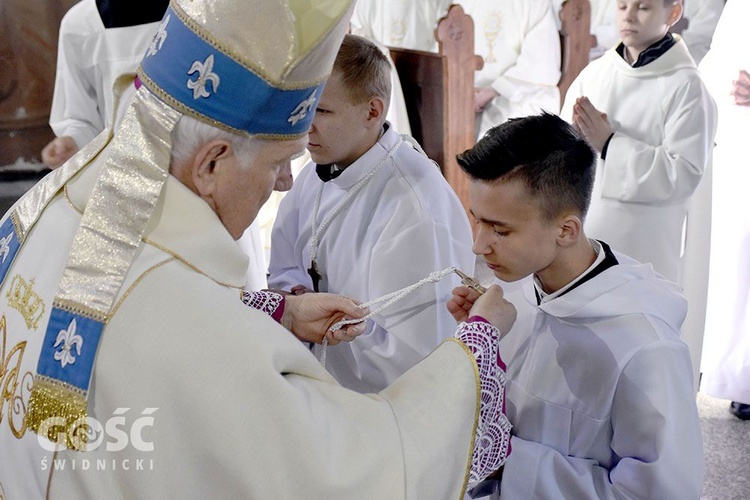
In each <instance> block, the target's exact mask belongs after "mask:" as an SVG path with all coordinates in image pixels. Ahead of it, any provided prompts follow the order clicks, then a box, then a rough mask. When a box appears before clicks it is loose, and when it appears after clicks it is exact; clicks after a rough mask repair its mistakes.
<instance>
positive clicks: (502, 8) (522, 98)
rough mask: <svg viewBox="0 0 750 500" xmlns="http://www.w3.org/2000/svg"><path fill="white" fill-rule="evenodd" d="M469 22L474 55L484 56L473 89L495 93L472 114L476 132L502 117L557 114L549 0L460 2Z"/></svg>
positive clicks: (556, 56)
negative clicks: (494, 95)
mask: <svg viewBox="0 0 750 500" xmlns="http://www.w3.org/2000/svg"><path fill="white" fill-rule="evenodd" d="M459 3H460V4H461V5H462V6H463V7H464V9H465V10H466V13H467V14H469V15H470V16H471V17H472V18H473V19H474V40H475V44H474V51H475V52H476V53H477V54H479V55H481V56H482V57H483V58H484V67H483V68H482V69H481V70H480V71H478V72H477V74H476V77H475V81H474V86H475V87H492V88H493V89H494V90H495V91H496V92H497V93H498V94H499V95H498V96H497V97H495V98H494V99H492V101H491V102H489V103H488V104H487V106H486V107H485V110H484V112H483V113H481V114H479V115H477V133H478V137H480V138H481V137H482V136H483V135H484V133H485V132H486V131H487V130H489V129H490V128H491V127H494V126H496V125H499V124H501V123H503V122H504V121H505V120H507V119H508V118H513V117H519V116H527V115H530V114H536V113H539V112H540V111H541V110H542V109H544V110H547V111H549V112H551V113H558V112H559V111H560V92H559V90H558V88H557V83H558V82H559V81H560V35H559V32H558V30H557V26H556V24H555V19H554V16H553V13H552V8H551V5H550V2H549V0H503V1H501V2H489V1H487V0H462V1H460V2H459Z"/></svg>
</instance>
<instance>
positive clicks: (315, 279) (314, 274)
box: [307, 260, 323, 292]
mask: <svg viewBox="0 0 750 500" xmlns="http://www.w3.org/2000/svg"><path fill="white" fill-rule="evenodd" d="M307 274H309V275H310V278H312V285H313V290H314V291H316V292H319V291H320V288H319V286H320V280H322V279H323V276H321V275H320V273H319V272H318V263H317V262H315V260H313V261H312V262H311V263H310V269H308V270H307Z"/></svg>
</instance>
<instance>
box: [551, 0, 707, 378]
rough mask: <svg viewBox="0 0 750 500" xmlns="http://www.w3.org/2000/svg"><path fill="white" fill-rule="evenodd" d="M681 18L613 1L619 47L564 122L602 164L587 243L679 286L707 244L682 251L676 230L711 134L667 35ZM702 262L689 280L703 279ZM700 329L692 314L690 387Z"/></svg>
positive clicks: (690, 73) (586, 80)
mask: <svg viewBox="0 0 750 500" xmlns="http://www.w3.org/2000/svg"><path fill="white" fill-rule="evenodd" d="M681 15H682V5H681V3H680V1H679V0H641V1H638V0H618V2H617V25H618V29H619V30H620V34H621V36H622V43H620V44H619V45H618V46H617V47H615V48H614V49H611V50H609V51H608V52H607V53H606V54H605V55H604V56H603V57H601V58H600V59H597V60H596V61H593V62H591V63H590V64H589V65H588V66H587V67H586V68H584V70H583V71H582V72H581V74H580V75H579V76H578V78H576V80H575V81H574V82H573V84H572V85H571V87H570V89H569V90H568V93H567V95H566V98H565V104H564V105H563V110H562V113H561V116H562V117H563V118H565V119H566V120H568V121H569V122H571V123H573V124H574V125H575V126H576V127H578V128H579V129H580V130H581V132H582V133H583V135H584V136H585V137H586V139H588V141H589V142H590V143H591V145H592V146H593V147H594V149H595V150H596V151H597V153H599V157H600V159H599V164H598V167H597V175H596V184H595V185H594V193H593V197H592V200H591V209H590V210H589V216H588V218H587V220H586V230H587V231H588V233H589V234H590V235H591V236H593V237H595V238H603V239H605V240H607V241H609V242H610V243H611V244H612V246H613V247H615V248H617V249H619V250H621V251H622V252H624V253H626V254H628V255H630V256H632V257H633V258H635V259H637V260H639V261H641V262H643V263H650V264H652V265H653V266H654V269H655V270H656V271H657V272H658V273H661V274H662V275H664V276H665V277H666V278H668V279H670V280H672V281H674V282H675V283H679V284H683V283H686V282H685V279H684V278H685V276H683V273H682V270H683V268H684V267H685V265H684V262H683V259H684V255H683V249H684V254H685V255H690V258H691V259H693V258H694V256H696V255H697V254H700V252H699V251H698V250H700V247H702V246H703V242H705V239H704V234H705V233H706V231H707V228H706V229H704V230H703V231H695V230H690V231H688V232H687V236H688V239H687V241H686V240H685V237H684V235H685V232H684V230H683V228H684V226H685V223H686V220H687V219H686V218H687V216H688V208H689V207H690V202H691V197H692V196H693V193H694V192H695V191H696V189H697V188H698V186H699V184H700V182H701V179H702V178H703V174H704V172H705V171H706V170H707V169H709V168H710V162H711V155H712V151H713V144H714V143H713V141H714V135H715V133H716V105H715V103H714V101H713V99H712V98H711V95H710V94H709V93H708V90H707V89H706V87H705V85H704V84H703V81H702V80H701V77H700V74H699V73H698V70H697V68H696V66H695V63H694V62H693V58H692V57H691V56H690V53H689V52H688V49H687V46H686V45H685V42H684V41H683V40H682V39H681V38H680V37H679V36H677V35H672V34H669V33H668V30H669V28H670V27H671V26H673V25H674V24H675V23H676V22H677V21H678V20H679V19H680V16H681ZM698 216H700V213H699V212H696V217H698ZM691 222H692V221H691ZM693 229H695V226H693ZM693 238H696V239H693ZM691 240H692V241H691ZM706 257H707V256H705V255H703V257H702V258H697V257H696V260H695V262H696V264H695V265H694V266H693V267H694V270H688V271H689V272H691V273H693V272H696V273H698V274H701V269H705V267H706V266H707V258H706ZM698 264H700V265H698ZM690 279H692V277H691V278H690ZM693 281H695V280H693ZM688 295H690V296H694V295H698V294H693V293H692V291H691V292H688ZM698 302H699V301H696V300H695V299H693V300H692V304H691V309H692V310H694V311H698V310H700V308H702V305H701V304H700V303H698ZM702 321H703V318H702V315H700V314H698V315H697V316H696V315H693V314H691V315H690V316H689V325H686V328H685V330H684V331H685V332H686V333H688V334H689V336H690V340H689V344H690V345H691V352H692V354H693V360H694V365H695V380H696V381H697V376H698V360H699V359H700V349H701V342H702V340H701V338H700V335H701V333H700V332H701V331H702V328H701V326H702Z"/></svg>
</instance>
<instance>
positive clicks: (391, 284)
mask: <svg viewBox="0 0 750 500" xmlns="http://www.w3.org/2000/svg"><path fill="white" fill-rule="evenodd" d="M397 140H398V135H397V134H396V133H395V132H394V131H393V130H392V129H391V128H389V129H388V130H387V131H386V132H385V133H384V134H383V136H382V137H381V138H380V140H379V141H378V142H377V143H376V144H375V145H374V146H373V147H372V148H371V149H370V150H369V151H367V152H366V153H365V154H364V155H362V156H361V157H360V158H359V159H358V160H357V161H355V162H354V163H352V164H351V165H350V166H349V167H347V168H346V169H345V170H344V171H343V173H342V174H341V175H340V176H339V177H337V178H336V179H333V180H331V181H329V182H327V183H325V187H324V189H323V195H322V200H321V203H320V213H319V214H318V222H317V223H318V224H320V222H321V221H323V220H324V219H325V218H326V216H327V215H328V214H329V213H330V212H331V211H332V210H333V208H334V206H335V205H337V204H338V202H339V201H341V200H342V198H344V197H345V196H346V194H347V192H348V191H349V189H351V187H352V186H353V185H354V184H355V183H356V182H357V181H359V180H360V179H361V178H362V177H364V176H365V175H367V173H368V172H370V170H371V169H372V168H373V167H375V166H376V165H377V164H378V163H379V162H381V161H382V160H384V159H385V158H386V154H387V152H388V151H389V150H390V149H391V148H392V147H393V146H394V145H395V144H396V142H397ZM321 186H323V182H322V181H321V180H320V178H319V177H318V176H317V173H316V171H315V164H312V163H311V164H310V165H308V166H307V167H306V168H305V170H303V171H302V173H301V174H300V175H299V177H298V178H297V180H296V182H295V184H294V187H293V188H292V190H291V191H290V192H289V193H288V194H287V196H286V197H285V198H284V199H283V200H282V202H281V206H280V207H279V214H278V217H277V219H276V225H275V227H274V230H273V236H272V243H271V262H270V266H269V273H270V276H269V280H268V282H269V285H270V287H271V288H281V289H285V290H289V289H290V288H291V287H293V286H295V285H297V284H303V285H305V286H307V287H308V288H312V281H311V279H310V276H309V275H308V274H307V269H309V268H310V249H309V243H310V238H311V233H312V215H313V205H314V200H315V197H316V195H317V193H318V191H319V189H320V187H321ZM471 242H472V237H471V228H470V227H469V222H468V218H467V216H466V212H465V211H464V209H463V208H462V206H461V203H460V202H459V200H458V198H457V197H456V195H455V193H454V192H453V191H452V190H451V188H450V186H449V185H448V183H447V182H446V181H445V179H444V178H443V177H442V175H441V174H440V170H439V169H438V167H437V166H436V165H435V164H434V163H432V162H431V161H430V160H429V159H427V157H425V156H424V155H422V154H421V153H419V152H417V151H415V150H414V148H413V147H412V146H411V145H409V144H408V143H402V144H401V145H400V146H399V147H398V149H397V150H396V153H395V155H394V156H393V158H392V159H391V160H389V161H387V162H386V163H385V164H383V165H382V167H381V168H380V170H379V171H378V172H377V174H375V176H374V177H373V178H372V179H370V181H369V182H368V183H367V184H366V186H365V187H364V189H363V190H361V191H360V192H359V193H357V195H356V196H354V197H353V198H352V199H351V200H350V201H349V203H348V204H347V205H346V206H345V207H343V209H342V211H341V212H340V213H338V215H336V216H335V217H334V218H333V219H332V222H331V224H330V226H329V227H328V229H327V230H326V231H325V232H324V233H323V234H322V235H321V236H320V245H319V248H318V257H317V263H318V269H319V270H320V274H321V275H322V276H323V277H324V278H323V280H322V281H321V284H320V290H321V291H329V292H333V293H340V294H344V295H347V296H349V297H352V298H354V299H357V300H360V301H362V302H367V301H370V300H372V299H375V298H378V297H381V296H382V295H385V294H387V293H391V292H394V291H396V290H399V289H401V288H404V287H406V286H409V285H411V284H413V283H416V282H417V281H419V280H421V279H423V278H426V277H427V276H428V275H429V274H430V273H433V272H435V271H440V270H443V269H445V268H447V267H449V266H456V267H459V268H461V269H462V270H464V272H467V273H472V272H473V270H474V262H475V257H474V254H473V253H472V252H471V244H472V243H471ZM458 282H459V281H458V278H457V277H455V276H449V277H446V278H444V279H443V280H441V281H440V282H439V283H437V284H430V285H425V286H423V287H422V288H420V289H419V290H418V291H416V292H415V293H413V294H412V295H410V296H408V297H406V298H404V299H403V300H402V301H401V302H398V303H396V304H394V305H393V306H392V307H390V308H389V309H387V310H385V311H384V312H383V313H382V314H380V315H377V316H375V317H374V318H373V320H371V321H370V322H369V324H368V327H367V330H366V332H365V333H364V334H363V335H362V336H360V337H358V338H357V339H356V340H355V341H353V342H350V343H341V344H339V345H336V346H331V347H328V352H327V357H326V361H327V363H326V366H327V368H328V369H329V370H330V372H331V373H332V374H333V375H334V377H335V378H336V380H338V381H339V383H341V384H342V385H343V386H345V387H349V388H351V389H355V390H357V391H359V392H377V391H378V390H380V389H382V388H383V387H385V386H387V385H388V384H389V383H391V382H392V381H393V380H394V379H396V378H397V377H398V376H399V375H401V374H402V373H403V372H405V371H406V370H408V369H409V368H410V367H411V366H413V365H414V364H416V363H417V362H418V361H419V360H420V359H422V357H423V356H424V355H426V354H427V353H429V352H430V351H431V350H432V349H434V347H435V346H436V345H437V344H439V343H440V341H441V340H442V339H444V338H446V337H448V336H450V335H451V334H452V332H453V331H454V330H455V322H454V321H453V319H452V318H451V316H450V314H449V313H448V311H447V310H446V308H445V303H446V301H447V300H448V298H450V296H451V290H452V288H453V287H454V286H456V285H457V284H458ZM416 325H419V328H416ZM315 352H316V354H317V355H320V347H319V346H316V348H315Z"/></svg>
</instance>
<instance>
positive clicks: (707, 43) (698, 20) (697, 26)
mask: <svg viewBox="0 0 750 500" xmlns="http://www.w3.org/2000/svg"><path fill="white" fill-rule="evenodd" d="M735 1H736V0H735ZM684 2H685V12H684V13H683V14H682V17H684V18H685V19H686V20H687V28H685V29H684V30H683V31H682V32H681V33H680V35H681V36H682V38H683V40H685V43H686V44H687V46H688V50H689V51H690V55H691V56H693V59H694V60H695V64H700V62H701V60H702V59H703V58H704V57H705V56H706V53H708V49H709V48H710V47H711V38H712V37H713V35H714V30H715V29H716V24H717V23H718V22H719V17H721V11H722V10H723V9H724V0H684Z"/></svg>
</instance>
